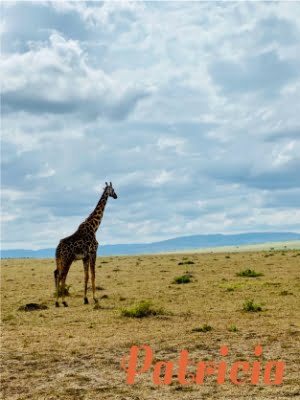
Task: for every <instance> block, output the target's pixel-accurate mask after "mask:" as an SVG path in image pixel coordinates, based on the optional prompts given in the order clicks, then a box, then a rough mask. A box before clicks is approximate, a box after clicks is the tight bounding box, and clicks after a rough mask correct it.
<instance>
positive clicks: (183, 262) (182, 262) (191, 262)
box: [178, 260, 195, 265]
mask: <svg viewBox="0 0 300 400" xmlns="http://www.w3.org/2000/svg"><path fill="white" fill-rule="evenodd" d="M190 264H195V263H194V261H189V260H188V261H180V262H179V263H178V265H190Z"/></svg>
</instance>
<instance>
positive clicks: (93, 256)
mask: <svg viewBox="0 0 300 400" xmlns="http://www.w3.org/2000/svg"><path fill="white" fill-rule="evenodd" d="M96 258H97V252H96V253H94V254H93V255H92V256H91V257H90V268H91V276H92V288H93V299H94V302H95V303H98V299H97V298H96V286H95V278H96V272H95V267H96Z"/></svg>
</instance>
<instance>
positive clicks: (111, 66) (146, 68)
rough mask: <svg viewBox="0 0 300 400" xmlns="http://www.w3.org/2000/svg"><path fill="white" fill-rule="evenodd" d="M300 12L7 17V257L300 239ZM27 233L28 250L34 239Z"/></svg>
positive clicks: (56, 9) (193, 8)
mask: <svg viewBox="0 0 300 400" xmlns="http://www.w3.org/2000/svg"><path fill="white" fill-rule="evenodd" d="M299 11H300V8H299V4H298V3H295V2H255V3H249V2H242V3H240V2H229V3H218V4H217V3H208V2H186V3H184V4H181V3H177V2H126V1H124V2H67V1H64V2H48V1H43V2H35V3H29V2H25V3H23V2H16V3H14V4H12V3H11V4H8V3H7V2H6V3H5V4H4V6H3V21H2V24H3V27H4V28H3V29H2V33H1V35H2V43H3V52H2V58H3V61H2V64H1V76H2V81H3V83H2V191H1V192H2V193H1V194H2V197H3V202H2V203H3V213H2V214H3V219H4V222H3V232H4V235H3V248H16V247H27V248H39V247H54V246H55V245H56V244H57V242H58V240H59V239H60V238H61V237H63V236H65V235H68V234H70V233H72V232H73V231H74V230H75V229H76V227H77V226H78V225H79V223H80V222H82V220H83V219H84V218H85V217H86V216H87V215H88V214H89V213H90V212H91V210H92V209H93V207H94V206H95V204H96V202H97V200H98V198H99V197H100V195H101V193H102V190H103V184H104V182H105V181H110V180H111V181H112V182H113V184H114V186H115V189H116V192H117V193H118V200H116V201H115V202H112V201H111V202H109V204H108V206H107V209H106V212H105V218H104V219H103V222H102V225H101V229H100V231H99V239H100V242H101V243H120V242H123V243H125V242H127V243H128V242H144V241H153V240H159V239H167V238H169V237H171V236H176V235H188V234H197V233H216V232H221V233H222V232H223V233H230V232H241V231H258V230H277V231H278V230H294V231H297V230H298V231H299V230H300V224H299V202H298V200H299V187H300V182H299V168H300V164H299V154H300V130H299V127H300V123H299V113H300V108H299V104H300V96H299V93H300V91H299V89H300V77H299V72H298V71H299V70H300V68H299V56H298V54H299V53H300V45H299V43H300V32H299V28H298V27H299V23H300V17H299V15H300V13H299ZM24 232H27V233H28V234H27V235H26V237H24Z"/></svg>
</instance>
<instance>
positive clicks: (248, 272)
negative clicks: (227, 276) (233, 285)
mask: <svg viewBox="0 0 300 400" xmlns="http://www.w3.org/2000/svg"><path fill="white" fill-rule="evenodd" d="M236 276H242V277H244V278H257V277H258V276H263V274H262V273H261V272H255V271H254V270H253V269H249V268H248V269H245V270H244V271H241V272H237V273H236Z"/></svg>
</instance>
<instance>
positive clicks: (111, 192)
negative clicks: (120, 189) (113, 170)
mask: <svg viewBox="0 0 300 400" xmlns="http://www.w3.org/2000/svg"><path fill="white" fill-rule="evenodd" d="M105 190H106V193H107V194H108V195H109V196H110V197H112V198H113V199H117V198H118V196H117V193H116V192H115V189H114V188H113V186H112V183H111V182H109V184H108V183H107V182H105Z"/></svg>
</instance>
